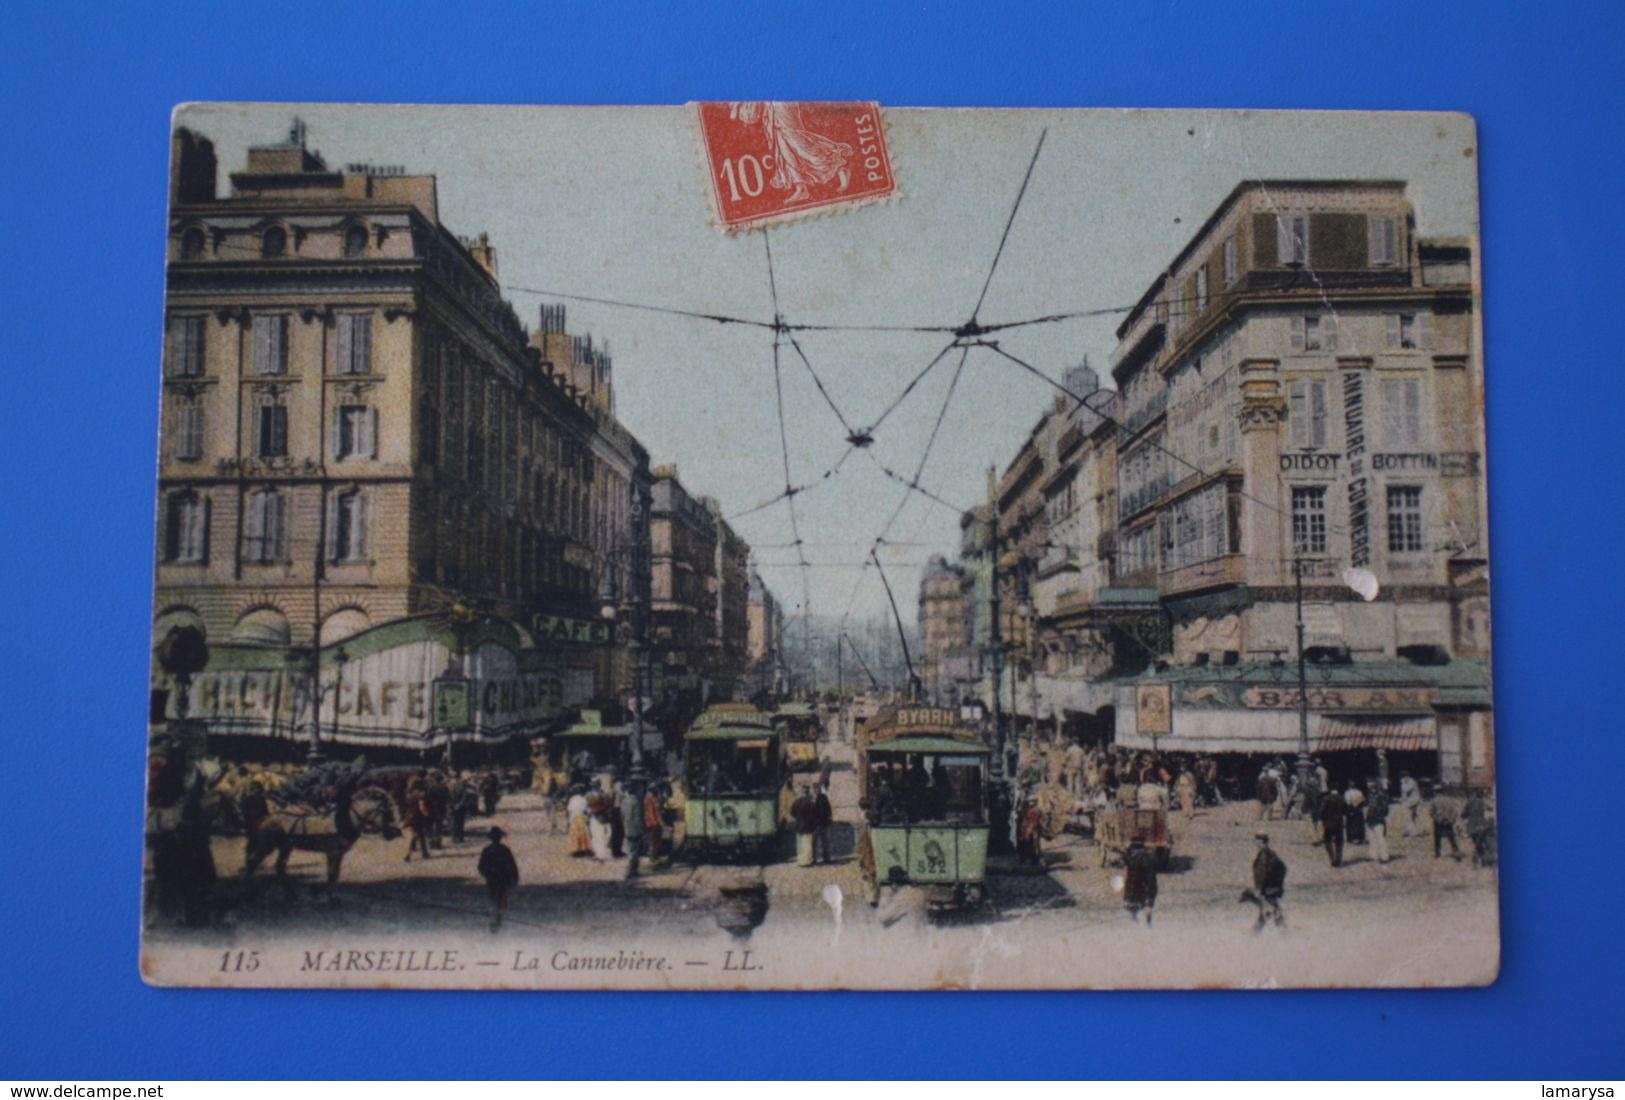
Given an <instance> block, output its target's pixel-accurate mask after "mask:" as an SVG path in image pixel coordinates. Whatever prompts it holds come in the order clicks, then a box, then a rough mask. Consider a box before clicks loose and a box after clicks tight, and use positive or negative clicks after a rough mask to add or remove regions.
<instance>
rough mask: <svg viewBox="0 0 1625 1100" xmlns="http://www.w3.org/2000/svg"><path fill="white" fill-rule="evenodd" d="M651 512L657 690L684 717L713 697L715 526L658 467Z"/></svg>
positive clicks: (666, 469) (668, 471)
mask: <svg viewBox="0 0 1625 1100" xmlns="http://www.w3.org/2000/svg"><path fill="white" fill-rule="evenodd" d="M653 473H654V487H653V493H652V498H651V507H650V513H649V545H650V592H651V603H650V606H651V609H652V611H653V625H654V630H653V634H652V637H651V645H652V648H653V656H654V688H655V695H656V696H657V698H658V699H659V700H660V701H661V705H662V707H663V708H664V709H666V710H668V711H670V712H672V713H674V714H681V713H684V712H686V711H689V710H692V711H693V712H694V713H698V711H699V708H700V707H701V706H703V704H704V703H705V701H706V700H707V699H709V698H710V697H711V695H712V676H713V673H714V671H715V662H716V654H717V651H718V649H719V646H718V644H717V586H716V583H715V570H716V560H717V524H716V519H715V517H714V516H712V514H711V511H710V509H708V508H707V507H706V506H705V504H704V503H703V501H702V500H700V499H699V498H697V497H694V496H691V495H690V494H689V492H688V490H687V489H685V488H684V487H683V483H682V482H681V481H679V480H678V478H677V467H676V466H673V465H666V466H657V467H655V469H654V471H653Z"/></svg>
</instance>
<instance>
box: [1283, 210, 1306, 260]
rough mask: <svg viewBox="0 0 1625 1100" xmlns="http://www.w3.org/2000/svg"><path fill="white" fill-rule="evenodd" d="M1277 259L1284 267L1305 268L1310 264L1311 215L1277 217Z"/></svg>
mask: <svg viewBox="0 0 1625 1100" xmlns="http://www.w3.org/2000/svg"><path fill="white" fill-rule="evenodd" d="M1275 259H1276V262H1278V263H1279V264H1280V265H1281V266H1282V267H1303V266H1305V265H1307V264H1308V263H1309V215H1307V214H1280V215H1277V217H1276V233H1275Z"/></svg>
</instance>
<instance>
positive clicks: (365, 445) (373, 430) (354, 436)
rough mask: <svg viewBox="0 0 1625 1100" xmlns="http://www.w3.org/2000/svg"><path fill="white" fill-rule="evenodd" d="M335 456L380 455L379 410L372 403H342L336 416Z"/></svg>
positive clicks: (339, 457)
mask: <svg viewBox="0 0 1625 1100" xmlns="http://www.w3.org/2000/svg"><path fill="white" fill-rule="evenodd" d="M333 428H334V431H335V432H336V433H337V434H336V437H335V439H334V441H333V457H334V458H337V459H346V458H376V457H377V456H378V446H377V443H378V438H377V435H378V410H377V409H375V408H373V407H372V406H370V405H340V406H339V407H338V410H337V413H336V414H335V417H334V423H333Z"/></svg>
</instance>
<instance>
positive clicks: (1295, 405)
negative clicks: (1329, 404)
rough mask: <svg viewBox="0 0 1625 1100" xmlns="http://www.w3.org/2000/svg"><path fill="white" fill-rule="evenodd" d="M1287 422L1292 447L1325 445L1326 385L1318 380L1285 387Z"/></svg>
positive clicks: (1294, 383)
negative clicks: (1290, 428) (1289, 427)
mask: <svg viewBox="0 0 1625 1100" xmlns="http://www.w3.org/2000/svg"><path fill="white" fill-rule="evenodd" d="M1287 422H1288V423H1289V424H1290V425H1291V426H1292V445H1293V446H1294V447H1324V446H1325V445H1326V383H1325V382H1323V381H1320V380H1318V379H1315V380H1307V381H1300V382H1293V383H1292V384H1291V385H1290V386H1288V387H1287Z"/></svg>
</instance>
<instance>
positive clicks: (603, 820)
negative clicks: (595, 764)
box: [587, 790, 615, 863]
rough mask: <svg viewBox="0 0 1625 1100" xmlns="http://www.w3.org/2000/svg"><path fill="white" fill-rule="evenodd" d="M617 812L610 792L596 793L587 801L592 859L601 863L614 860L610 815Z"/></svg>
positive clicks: (599, 791)
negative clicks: (611, 846)
mask: <svg viewBox="0 0 1625 1100" xmlns="http://www.w3.org/2000/svg"><path fill="white" fill-rule="evenodd" d="M614 810H615V803H614V801H613V800H612V799H611V797H610V794H609V792H608V791H604V790H598V791H594V792H593V795H592V797H591V798H589V799H588V800H587V812H588V815H587V835H588V836H590V837H591V838H592V857H593V858H594V859H596V860H597V861H598V862H599V863H608V862H609V861H610V860H611V859H612V858H614V857H613V856H612V854H611V852H610V836H611V833H610V824H609V815H610V814H611V813H613V812H614Z"/></svg>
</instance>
